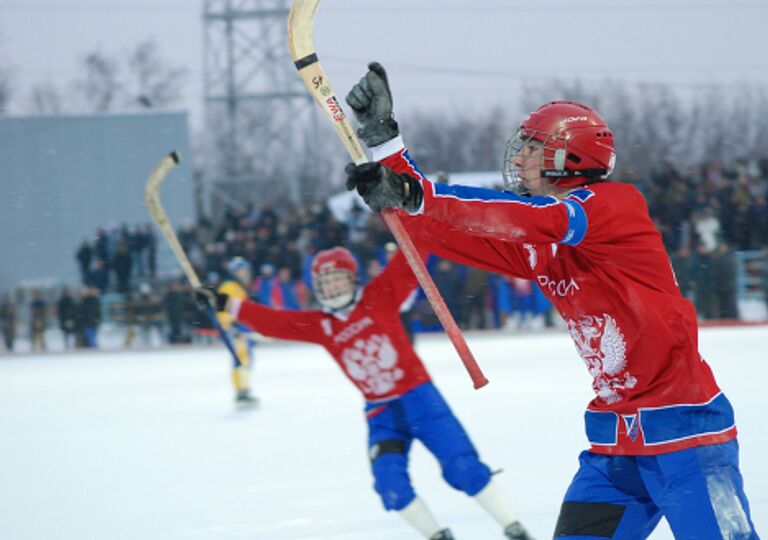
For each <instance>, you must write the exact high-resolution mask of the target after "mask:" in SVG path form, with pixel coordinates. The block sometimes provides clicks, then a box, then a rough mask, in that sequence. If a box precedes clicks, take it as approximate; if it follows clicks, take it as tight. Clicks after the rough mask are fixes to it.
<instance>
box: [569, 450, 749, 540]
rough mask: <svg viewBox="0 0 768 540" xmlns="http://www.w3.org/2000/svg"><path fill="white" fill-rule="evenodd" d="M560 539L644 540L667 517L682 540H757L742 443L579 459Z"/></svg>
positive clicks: (591, 454) (585, 456)
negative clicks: (743, 473)
mask: <svg viewBox="0 0 768 540" xmlns="http://www.w3.org/2000/svg"><path fill="white" fill-rule="evenodd" d="M579 462H580V467H579V470H578V472H577V473H576V476H575V477H574V478H573V481H572V482H571V485H570V487H569V488H568V491H567V492H566V494H565V501H564V502H563V506H562V508H561V510H560V517H559V519H558V522H557V526H556V528H555V538H569V539H578V540H588V539H589V540H593V539H598V538H601V539H605V538H612V539H615V540H630V539H631V540H642V539H643V538H647V537H648V536H649V535H650V534H651V532H652V531H653V529H654V528H655V527H656V525H657V524H658V523H659V521H660V520H661V518H662V516H663V517H664V518H666V520H667V522H668V523H669V526H670V528H671V529H672V532H673V534H674V535H675V538H676V539H678V540H694V539H696V540H704V539H706V540H709V539H719V538H724V539H728V540H757V539H758V536H757V533H756V532H755V527H754V525H753V524H752V520H751V518H750V514H749V504H748V502H747V498H746V496H745V495H744V489H743V483H742V478H741V473H740V472H739V447H738V443H737V442H736V440H732V441H729V442H727V443H722V444H715V445H710V446H699V447H696V448H690V449H688V450H681V451H679V452H670V453H668V454H661V455H657V456H606V455H600V454H595V453H592V452H589V451H586V452H582V454H581V456H579Z"/></svg>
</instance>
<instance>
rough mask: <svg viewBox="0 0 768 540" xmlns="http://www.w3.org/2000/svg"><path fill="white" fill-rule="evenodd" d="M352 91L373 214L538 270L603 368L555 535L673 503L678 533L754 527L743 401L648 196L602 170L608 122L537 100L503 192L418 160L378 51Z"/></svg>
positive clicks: (748, 534)
mask: <svg viewBox="0 0 768 540" xmlns="http://www.w3.org/2000/svg"><path fill="white" fill-rule="evenodd" d="M347 103H348V104H349V105H350V106H351V107H352V109H353V110H354V111H355V115H356V116H357V119H358V121H359V122H360V123H361V124H362V128H361V129H360V131H359V133H360V135H361V137H362V138H363V140H364V141H365V142H366V144H367V145H368V146H369V148H371V151H372V153H373V157H374V160H376V161H378V163H367V164H364V165H361V166H355V165H354V164H350V165H349V166H348V167H347V175H348V177H347V187H348V188H349V189H355V188H356V189H357V191H358V192H359V193H360V194H361V195H362V196H363V198H364V199H365V200H366V202H367V204H368V205H369V206H370V207H371V209H373V210H375V211H380V210H381V209H382V208H398V209H401V210H404V212H401V214H402V216H403V221H404V223H405V224H406V226H407V227H408V228H409V229H411V230H414V231H415V230H418V232H419V234H418V237H417V238H415V241H416V243H417V245H418V246H419V247H420V248H423V249H428V250H429V251H431V252H434V253H435V254H436V255H439V256H441V257H446V258H449V259H453V260H455V261H458V262H460V263H465V264H470V265H474V266H478V267H481V268H484V269H487V270H489V271H491V272H497V273H502V274H507V275H511V276H518V277H523V278H526V279H529V280H533V281H535V282H537V283H538V284H539V285H540V286H541V289H542V290H543V291H544V293H545V294H546V295H547V297H548V298H549V299H550V300H551V302H552V303H553V304H554V306H555V307H556V308H557V310H558V311H559V313H560V315H561V316H562V317H563V318H564V319H565V321H566V323H567V325H568V331H569V332H570V335H571V337H572V338H573V341H574V343H575V344H576V348H577V350H578V353H579V355H580V356H581V358H582V359H583V361H584V363H585V364H586V366H587V369H588V370H589V372H590V374H591V375H592V377H593V384H592V386H593V389H594V391H595V398H594V399H593V400H592V401H591V402H590V404H589V406H588V407H587V411H586V414H585V419H586V431H587V438H588V439H589V442H590V444H591V449H590V450H588V451H585V452H583V453H582V454H581V456H580V458H579V461H580V468H579V470H578V472H577V473H576V476H575V477H574V479H573V481H572V483H571V485H570V487H569V489H568V491H567V492H566V494H565V499H564V502H563V504H562V507H561V510H560V516H559V519H558V522H557V525H556V528H555V537H557V538H578V539H587V538H614V539H642V538H646V537H648V536H649V535H650V534H651V532H652V531H653V529H654V528H655V527H656V525H657V524H658V522H659V521H660V519H661V517H662V516H663V517H665V518H666V519H667V521H668V522H669V525H670V527H671V529H672V531H673V532H674V534H675V537H676V538H678V539H714V538H727V539H736V538H738V539H754V538H757V533H756V532H755V530H754V525H753V524H752V522H751V518H750V513H749V505H748V502H747V498H746V496H745V494H744V490H743V487H742V485H743V482H742V477H741V474H740V472H739V466H738V446H737V442H736V426H735V423H734V414H733V410H732V408H731V405H730V403H729V402H728V399H727V398H726V397H725V395H724V394H723V393H722V392H721V391H720V389H719V388H718V386H717V383H716V382H715V379H714V377H713V375H712V371H711V370H710V367H709V365H707V363H706V362H705V361H704V359H703V358H702V357H701V355H700V354H699V352H698V348H697V339H698V327H697V320H696V313H695V310H694V307H693V305H692V304H691V303H690V302H689V301H688V300H686V299H685V298H683V297H682V295H681V294H680V291H679V289H678V287H677V283H676V281H675V277H674V274H673V272H672V268H671V265H670V262H669V258H668V257H667V254H666V252H665V250H664V247H663V245H662V242H661V237H660V234H659V233H658V232H657V230H656V228H655V227H654V225H653V223H652V222H651V219H650V217H649V215H648V209H647V206H646V203H645V200H644V198H643V196H642V195H641V194H640V192H639V191H638V190H637V189H635V188H634V187H633V186H631V185H629V184H622V183H615V182H608V181H607V177H608V175H609V174H610V173H611V171H612V169H613V166H614V162H615V158H616V156H615V153H614V144H613V134H612V132H611V130H610V129H609V128H608V126H607V125H606V123H605V121H604V120H603V119H602V118H601V117H600V116H599V115H598V114H597V113H596V112H595V111H593V110H592V109H590V108H588V107H585V106H583V105H580V104H578V103H574V102H566V101H559V102H551V103H547V104H545V105H543V106H541V107H539V108H538V109H537V110H536V111H534V112H532V113H531V114H530V115H529V116H528V117H527V118H526V119H525V120H524V121H523V123H522V125H521V126H520V128H519V129H518V130H517V132H516V134H515V135H514V136H513V137H512V138H511V139H510V140H509V142H508V143H507V150H506V156H505V160H504V161H505V171H504V172H505V178H506V179H508V180H509V182H510V183H511V184H512V190H511V191H505V192H498V191H495V190H488V189H479V188H473V187H465V186H447V185H439V184H434V183H432V182H430V181H429V180H427V179H426V178H425V177H424V176H423V175H422V174H421V173H420V171H419V170H418V168H417V167H416V166H415V164H414V163H413V161H412V160H411V159H410V157H409V156H408V153H407V151H406V150H405V147H404V145H403V142H402V139H401V138H400V136H399V132H398V126H397V123H396V122H395V121H394V119H393V117H392V97H391V94H390V90H389V84H388V82H387V78H386V73H385V72H384V70H383V68H382V67H381V66H380V65H379V64H375V63H374V64H371V65H370V66H369V71H368V73H367V74H366V75H365V76H364V77H363V78H362V79H361V81H360V82H359V83H358V84H357V85H355V87H353V89H352V90H351V91H350V93H349V95H348V96H347ZM515 188H516V189H517V190H518V191H517V192H515V191H514V189H515ZM409 216H410V217H409Z"/></svg>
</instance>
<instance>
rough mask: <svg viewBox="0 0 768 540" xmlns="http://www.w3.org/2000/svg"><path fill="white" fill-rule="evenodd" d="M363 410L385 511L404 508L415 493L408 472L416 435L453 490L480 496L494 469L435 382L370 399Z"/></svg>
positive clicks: (377, 486) (378, 489) (372, 466)
mask: <svg viewBox="0 0 768 540" xmlns="http://www.w3.org/2000/svg"><path fill="white" fill-rule="evenodd" d="M365 410H366V415H367V417H368V452H369V455H370V458H371V470H372V472H373V476H374V480H375V483H374V489H375V490H376V492H377V493H378V494H379V496H380V497H381V500H382V503H383V504H384V508H386V509H387V510H402V509H403V508H405V507H406V506H408V505H409V504H410V503H411V501H413V499H414V498H415V496H416V494H415V492H414V490H413V486H412V485H411V479H410V476H409V474H408V453H409V451H410V449H411V444H412V442H413V440H414V439H417V440H419V441H421V442H422V444H424V446H425V447H426V448H427V450H429V451H430V452H431V453H432V454H433V455H434V456H435V457H436V458H437V460H438V462H439V463H440V467H441V469H442V472H443V478H444V479H445V481H446V482H448V484H449V485H451V486H452V487H454V488H455V489H458V490H461V491H463V492H464V493H466V494H467V495H470V496H471V495H476V494H477V493H478V492H480V491H481V490H482V489H483V488H484V487H485V486H486V485H487V484H488V482H489V481H490V478H491V471H490V469H489V468H488V466H486V465H485V464H484V463H482V462H481V461H480V458H479V457H478V455H477V451H476V450H475V447H474V446H473V445H472V441H470V440H469V435H467V433H466V431H464V428H463V427H462V426H461V424H460V423H459V421H458V420H457V419H456V417H455V416H454V415H453V412H452V411H451V409H450V408H449V407H448V404H447V403H446V402H445V400H444V399H443V397H442V396H441V395H440V393H439V392H438V391H437V388H435V386H434V385H433V384H432V383H431V382H427V383H424V384H422V385H419V386H417V387H416V388H414V389H413V390H411V391H409V392H407V393H405V394H404V395H403V396H401V397H400V398H398V399H394V400H392V401H387V402H385V403H368V404H367V405H366V408H365Z"/></svg>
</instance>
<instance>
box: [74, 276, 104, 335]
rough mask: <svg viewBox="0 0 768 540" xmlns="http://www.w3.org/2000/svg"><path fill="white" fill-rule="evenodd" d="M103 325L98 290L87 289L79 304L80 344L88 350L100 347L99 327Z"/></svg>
mask: <svg viewBox="0 0 768 540" xmlns="http://www.w3.org/2000/svg"><path fill="white" fill-rule="evenodd" d="M100 324H101V299H100V297H99V291H98V289H96V288H94V287H87V288H86V289H84V290H83V292H82V295H81V298H80V301H79V302H78V304H77V319H76V325H75V326H76V328H77V330H78V333H79V334H80V339H79V340H78V341H80V344H81V345H82V346H84V347H88V348H96V347H98V346H99V345H98V339H97V338H98V333H99V325H100Z"/></svg>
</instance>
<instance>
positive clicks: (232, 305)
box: [227, 297, 243, 319]
mask: <svg viewBox="0 0 768 540" xmlns="http://www.w3.org/2000/svg"><path fill="white" fill-rule="evenodd" d="M242 305H243V300H242V299H241V298H232V297H230V298H229V302H227V312H228V313H229V314H230V315H231V316H232V318H233V319H237V316H238V315H239V314H240V306H242Z"/></svg>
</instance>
